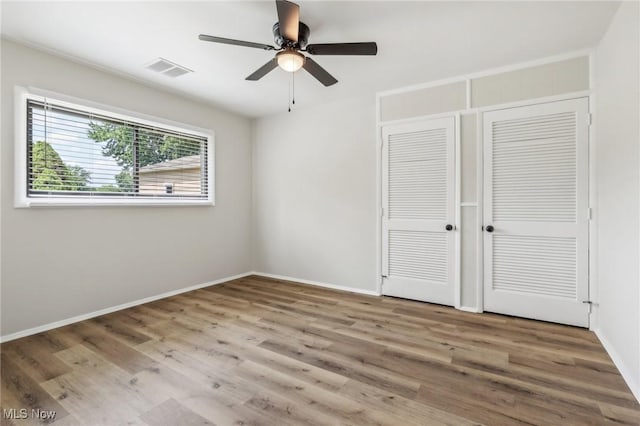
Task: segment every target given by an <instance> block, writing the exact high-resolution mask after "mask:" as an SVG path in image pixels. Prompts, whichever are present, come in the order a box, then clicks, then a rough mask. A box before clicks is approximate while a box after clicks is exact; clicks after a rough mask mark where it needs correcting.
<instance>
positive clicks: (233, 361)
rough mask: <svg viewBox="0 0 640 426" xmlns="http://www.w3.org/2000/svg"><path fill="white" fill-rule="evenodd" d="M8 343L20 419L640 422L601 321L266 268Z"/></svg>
mask: <svg viewBox="0 0 640 426" xmlns="http://www.w3.org/2000/svg"><path fill="white" fill-rule="evenodd" d="M0 349H1V357H2V377H1V379H2V380H1V382H2V396H1V405H2V408H3V410H10V409H16V410H15V411H12V413H14V417H19V416H20V415H21V412H20V411H19V409H26V410H25V412H26V417H27V418H26V419H21V420H19V419H15V418H14V419H8V418H7V417H10V415H9V414H10V413H11V412H9V411H3V413H4V415H3V420H2V424H7V425H28V424H38V423H39V422H40V423H47V422H51V419H49V420H46V419H40V420H39V419H37V418H35V417H34V416H33V414H37V411H34V412H32V411H31V410H32V409H35V410H38V409H39V410H41V411H40V414H41V416H42V417H46V415H47V413H48V412H49V410H55V411H56V413H57V414H56V417H55V419H54V423H53V424H55V425H125V424H126V425H170V426H179V425H200V424H202V425H208V424H216V425H253V424H256V425H257V424H265V425H306V424H313V425H315V424H322V425H325V424H332V425H335V424H345V425H346V424H350V425H413V424H415V425H456V426H457V425H471V424H486V425H519V424H527V425H530V424H536V425H572V424H575V425H591V424H594V425H595V424H597V425H607V424H611V425H614V424H615V425H620V424H636V425H637V424H639V422H640V407H639V406H638V403H637V402H636V401H635V399H634V398H633V396H632V395H631V393H630V392H629V390H628V388H627V387H626V385H625V384H624V382H623V380H622V378H621V376H620V374H619V373H618V371H617V370H616V368H615V367H614V365H613V364H612V362H611V360H610V359H609V357H608V356H607V354H606V353H605V351H604V349H603V348H602V346H601V345H600V344H599V342H598V340H597V339H596V337H595V336H594V335H593V334H592V333H590V332H589V331H586V330H582V329H578V328H572V327H564V326H559V325H554V324H548V323H541V322H536V321H528V320H523V319H516V318H510V317H504V316H499V315H492V314H482V315H478V314H471V313H465V312H461V311H456V310H454V309H451V308H446V307H442V306H437V305H430V304H425V303H418V302H411V301H405V300H399V299H393V298H378V297H371V296H361V295H355V294H351V293H344V292H338V291H333V290H326V289H321V288H317V287H310V286H304V285H300V284H295V283H290V282H283V281H276V280H270V279H266V278H259V277H249V278H244V279H240V280H236V281H232V282H229V283H226V284H223V285H219V286H215V287H210V288H207V289H202V290H197V291H193V292H190V293H186V294H183V295H178V296H174V297H171V298H168V299H164V300H161V301H157V302H153V303H149V304H146V305H142V306H137V307H135V308H131V309H127V310H123V311H119V312H116V313H113V314H110V315H106V316H102V317H98V318H95V319H91V320H87V321H83V322H80V323H77V324H73V325H70V326H67V327H63V328H59V329H55V330H51V331H48V332H45V333H41V334H38V335H34V336H30V337H26V338H23V339H19V340H15V341H12V342H8V343H5V344H3V345H2V346H1V347H0ZM25 412H22V413H23V414H24V413H25Z"/></svg>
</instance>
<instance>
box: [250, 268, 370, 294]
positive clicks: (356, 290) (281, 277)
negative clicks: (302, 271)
mask: <svg viewBox="0 0 640 426" xmlns="http://www.w3.org/2000/svg"><path fill="white" fill-rule="evenodd" d="M252 274H253V275H257V276H260V277H266V278H273V279H276V280H284V281H293V282H299V283H302V284H309V285H314V286H316V287H324V288H330V289H332V290H340V291H348V292H350V293H358V294H366V295H368V296H381V294H380V293H379V292H378V291H376V290H364V289H362V288H356V287H347V286H343V285H337V284H329V283H323V282H320V281H312V280H304V279H302V278H294V277H287V276H285V275H275V274H267V273H265V272H256V271H254V272H252Z"/></svg>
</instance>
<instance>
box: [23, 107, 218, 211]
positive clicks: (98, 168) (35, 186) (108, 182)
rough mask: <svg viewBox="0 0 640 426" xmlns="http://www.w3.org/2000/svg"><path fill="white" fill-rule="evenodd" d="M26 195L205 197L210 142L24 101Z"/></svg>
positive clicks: (97, 115) (197, 137)
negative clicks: (25, 117) (25, 109)
mask: <svg viewBox="0 0 640 426" xmlns="http://www.w3.org/2000/svg"><path fill="white" fill-rule="evenodd" d="M26 105H27V123H26V125H27V129H26V130H27V153H26V155H27V168H28V170H27V173H26V176H27V196H28V197H34V198H37V197H49V198H50V197H82V198H104V197H110V198H120V197H142V198H152V199H153V198H161V199H178V200H179V199H207V197H208V195H209V188H208V186H209V184H208V182H209V179H208V177H209V176H208V173H209V171H208V167H207V164H208V155H209V152H208V139H207V137H204V136H201V135H196V134H190V133H188V132H179V131H175V130H172V129H167V128H163V127H162V126H152V125H149V124H144V123H141V122H136V121H135V120H133V119H132V120H124V119H121V118H116V117H111V116H109V115H100V114H95V113H92V112H88V111H83V110H82V109H80V108H79V109H74V108H69V107H67V106H62V105H56V104H55V103H54V102H48V101H40V100H33V99H29V100H28V101H27V104H26Z"/></svg>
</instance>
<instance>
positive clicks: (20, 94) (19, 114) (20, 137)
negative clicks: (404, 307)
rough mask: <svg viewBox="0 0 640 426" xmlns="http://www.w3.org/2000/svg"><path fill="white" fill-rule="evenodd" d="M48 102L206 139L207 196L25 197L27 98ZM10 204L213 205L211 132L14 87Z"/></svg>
mask: <svg viewBox="0 0 640 426" xmlns="http://www.w3.org/2000/svg"><path fill="white" fill-rule="evenodd" d="M28 100H35V101H40V102H45V101H48V102H51V103H54V104H56V105H59V106H63V107H68V108H72V109H76V110H80V111H84V112H87V113H93V114H96V115H102V116H107V117H112V118H114V119H120V120H127V121H133V122H136V123H140V124H143V125H147V126H153V127H162V128H164V129H167V130H170V131H175V132H179V133H189V134H192V135H196V136H201V137H203V138H206V139H207V188H208V194H207V198H206V199H205V198H202V199H187V198H178V197H176V198H167V197H157V198H155V197H149V198H146V197H145V198H134V197H118V196H100V197H90V196H86V197H83V196H66V197H65V196H56V197H52V198H44V197H37V198H36V197H29V195H28V188H27V173H28V164H27V155H26V153H27V143H28V142H27V101H28ZM14 116H15V122H14V135H15V144H14V149H15V153H14V154H15V155H14V158H15V160H14V165H15V170H14V179H15V182H14V206H15V207H16V208H29V207H54V206H62V207H64V206H85V207H86V206H194V205H198V206H214V205H215V179H214V176H215V168H214V165H215V136H214V135H215V133H214V131H213V130H210V129H203V128H201V127H196V126H191V125H188V124H183V123H177V122H173V121H170V120H166V119H162V118H158V117H153V116H149V115H145V114H141V113H136V112H132V111H128V110H125V109H121V108H117V107H112V106H108V105H103V104H99V103H96V102H92V101H88V100H85V99H80V98H75V97H72V96H66V95H62V94H59V93H55V92H50V91H47V90H42V89H37V88H31V87H29V88H27V87H21V86H16V87H15V104H14Z"/></svg>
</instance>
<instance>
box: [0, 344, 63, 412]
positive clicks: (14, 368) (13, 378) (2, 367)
mask: <svg viewBox="0 0 640 426" xmlns="http://www.w3.org/2000/svg"><path fill="white" fill-rule="evenodd" d="M0 382H1V384H2V385H1V386H2V387H1V394H2V403H0V405H1V406H2V408H3V409H17V410H22V409H24V410H26V415H27V416H28V417H27V418H26V419H24V420H26V423H27V424H48V423H53V421H54V420H59V419H61V418H63V417H64V416H66V415H67V414H68V412H67V411H66V410H65V409H64V408H63V407H62V405H60V404H59V403H58V401H56V400H55V399H54V398H53V397H52V396H51V395H50V394H49V393H47V392H46V391H45V390H44V389H43V388H42V387H41V386H40V384H38V383H37V382H36V381H35V380H33V379H32V378H31V377H30V376H29V375H28V374H26V373H25V372H24V370H23V369H22V368H20V367H19V366H18V365H17V364H15V363H14V362H13V361H12V359H11V356H10V354H5V353H4V352H2V353H0ZM4 395H9V398H7V400H6V402H5V396H4ZM34 410H35V411H36V412H41V411H43V412H54V413H55V416H54V417H53V418H50V419H45V420H43V421H40V419H38V418H37V417H34V416H33V415H32V414H33V412H34ZM2 418H3V419H4V418H5V412H4V410H3V412H2ZM17 421H18V420H14V423H15V422H17ZM19 421H20V422H22V420H19Z"/></svg>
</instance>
